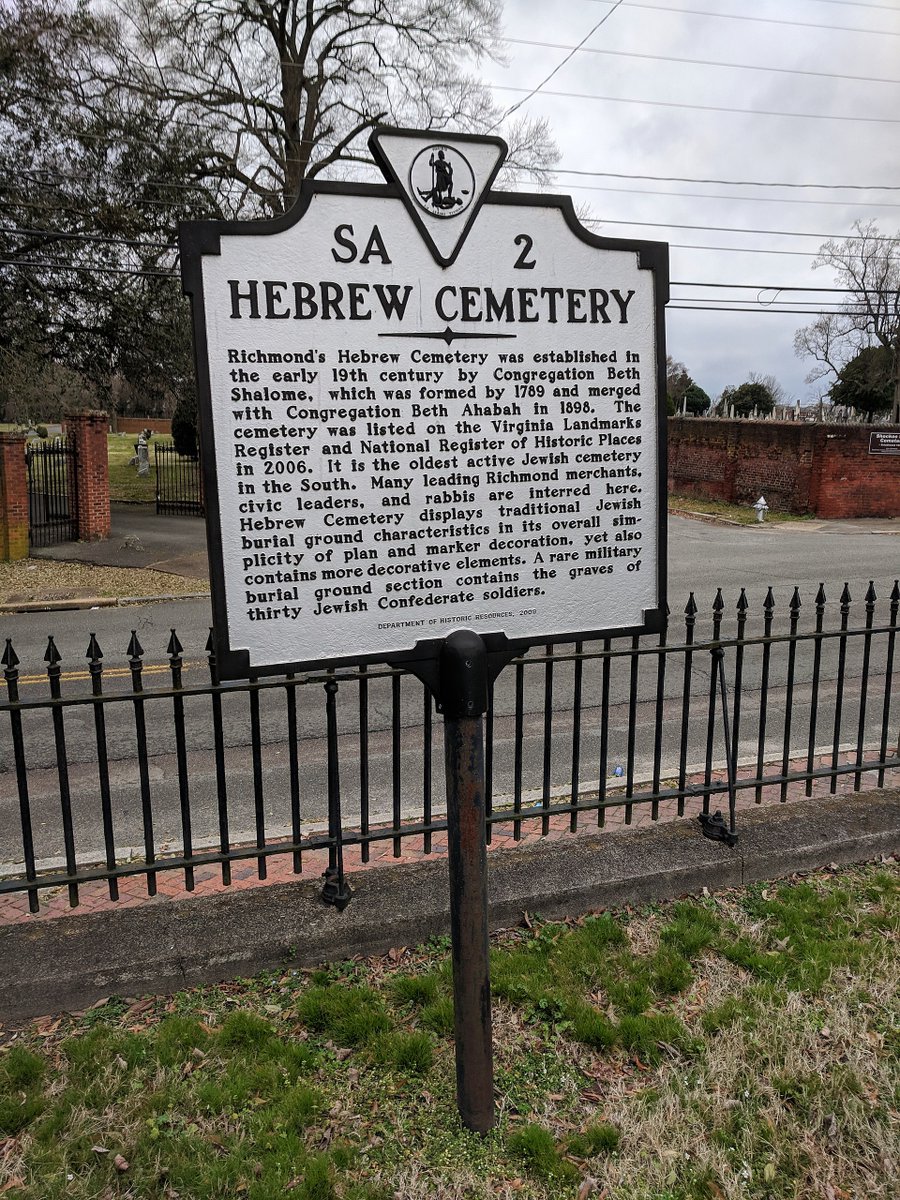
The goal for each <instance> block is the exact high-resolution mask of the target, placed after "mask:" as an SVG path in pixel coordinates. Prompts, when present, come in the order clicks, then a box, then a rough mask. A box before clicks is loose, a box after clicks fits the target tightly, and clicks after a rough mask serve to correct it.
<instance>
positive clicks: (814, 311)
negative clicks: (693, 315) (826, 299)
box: [666, 304, 867, 317]
mask: <svg viewBox="0 0 900 1200" xmlns="http://www.w3.org/2000/svg"><path fill="white" fill-rule="evenodd" d="M673 308H677V309H680V310H681V311H682V312H727V313H751V314H752V313H775V314H777V315H780V316H782V317H821V316H823V315H825V316H845V317H864V316H866V315H867V314H866V313H864V312H858V313H855V312H854V313H845V312H841V311H840V310H837V311H834V312H829V311H828V310H827V309H824V310H823V309H821V308H729V307H728V306H727V305H724V304H696V305H694V304H667V305H666V310H667V311H668V310H670V309H673Z"/></svg>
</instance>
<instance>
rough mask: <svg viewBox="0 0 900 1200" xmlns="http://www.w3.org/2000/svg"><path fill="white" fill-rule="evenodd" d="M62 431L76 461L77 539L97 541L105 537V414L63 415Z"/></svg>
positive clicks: (107, 511) (107, 526)
mask: <svg viewBox="0 0 900 1200" xmlns="http://www.w3.org/2000/svg"><path fill="white" fill-rule="evenodd" d="M65 424H66V429H67V431H68V433H69V436H70V437H71V438H72V440H73V442H74V444H75V455H76V458H77V461H78V473H77V481H78V482H77V487H78V538H79V541H82V542H97V541H100V540H101V539H102V538H108V537H109V528H110V519H109V453H108V450H107V443H106V430H107V424H108V421H107V415H106V413H105V412H78V413H67V414H66V419H65Z"/></svg>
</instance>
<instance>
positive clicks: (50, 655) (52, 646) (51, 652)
mask: <svg viewBox="0 0 900 1200" xmlns="http://www.w3.org/2000/svg"><path fill="white" fill-rule="evenodd" d="M44 662H45V663H49V664H50V666H51V667H55V666H56V664H57V663H58V662H62V655H61V654H60V652H59V650H58V649H57V648H56V642H55V641H54V640H53V634H52V633H51V634H50V636H49V637H48V638H47V651H46V653H45V654H44Z"/></svg>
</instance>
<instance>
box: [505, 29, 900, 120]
mask: <svg viewBox="0 0 900 1200" xmlns="http://www.w3.org/2000/svg"><path fill="white" fill-rule="evenodd" d="M898 37H900V34H898ZM493 87H494V90H495V91H497V92H527V91H528V89H527V88H520V87H513V85H512V84H505V83H504V84H500V83H496V84H494V85H493ZM529 94H530V95H534V92H531V93H529ZM541 95H543V96H557V97H561V98H562V99H564V100H600V101H605V102H606V103H609V104H646V105H652V106H653V107H655V108H687V109H691V110H692V111H694V112H722V113H737V114H738V115H740V116H742V117H792V118H795V119H797V120H804V121H851V122H854V123H856V124H859V123H862V122H865V123H867V124H876V125H900V118H898V117H849V116H844V115H843V114H842V113H838V114H832V113H792V112H781V111H779V110H776V109H768V108H756V109H754V108H727V107H726V106H725V105H721V104H685V103H682V102H679V101H676V100H635V99H633V98H631V97H627V96H598V95H597V94H596V93H594V92H558V91H549V92H542V93H541ZM528 98H529V97H528V96H525V98H524V99H523V101H522V103H523V104H524V103H525V101H526V100H528Z"/></svg>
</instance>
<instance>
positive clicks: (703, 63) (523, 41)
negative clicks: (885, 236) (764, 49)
mask: <svg viewBox="0 0 900 1200" xmlns="http://www.w3.org/2000/svg"><path fill="white" fill-rule="evenodd" d="M503 40H504V41H505V42H508V43H509V44H510V45H513V46H534V47H538V48H540V49H545V50H573V51H574V50H578V51H579V53H581V54H605V55H608V56H609V57H610V58H643V59H648V60H650V61H651V62H673V63H683V64H685V65H686V66H690V67H727V68H728V69H729V70H733V71H770V72H772V73H774V74H776V75H811V76H813V77H814V78H817V79H851V80H854V81H855V82H857V83H893V84H900V79H883V78H881V77H879V76H869V75H843V74H840V73H836V72H831V71H804V70H801V68H799V67H768V66H757V65H756V64H754V63H733V62H716V61H715V60H713V59H706V58H680V57H678V56H676V55H672V54H641V53H639V52H638V51H636V50H603V49H600V47H599V46H574V47H573V46H569V45H566V44H564V43H560V42H541V41H536V40H533V39H530V38H511V37H508V38H504V39H503Z"/></svg>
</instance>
